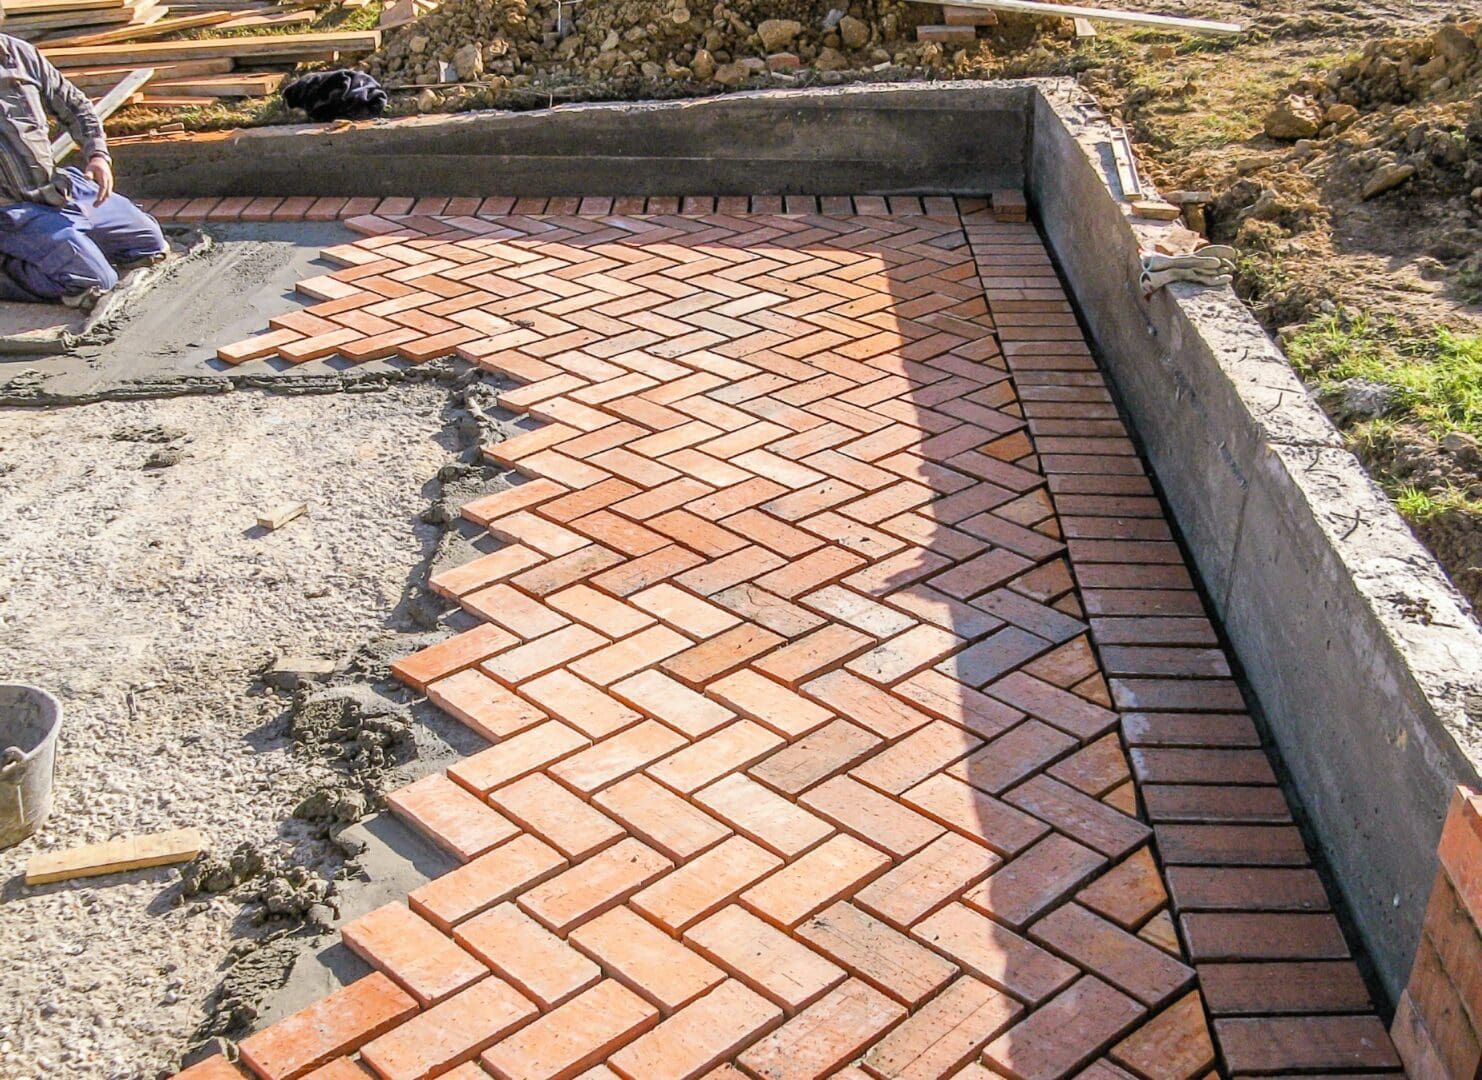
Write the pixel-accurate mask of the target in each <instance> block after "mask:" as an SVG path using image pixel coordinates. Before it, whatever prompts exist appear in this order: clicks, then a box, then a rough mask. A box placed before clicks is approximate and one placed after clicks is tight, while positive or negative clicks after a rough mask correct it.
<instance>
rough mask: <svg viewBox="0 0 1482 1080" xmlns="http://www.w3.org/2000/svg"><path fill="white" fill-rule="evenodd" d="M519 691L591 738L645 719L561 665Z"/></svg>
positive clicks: (599, 736)
mask: <svg viewBox="0 0 1482 1080" xmlns="http://www.w3.org/2000/svg"><path fill="white" fill-rule="evenodd" d="M520 693H522V694H524V695H525V696H526V697H528V698H530V699H531V700H532V701H534V702H535V703H536V704H537V705H539V706H540V707H541V708H542V709H544V710H545V711H546V712H547V713H548V714H550V715H551V716H554V717H556V718H557V719H559V720H563V721H565V722H566V723H567V724H570V725H571V726H572V727H574V728H576V729H577V730H578V731H580V732H581V733H582V734H583V735H586V736H587V737H588V738H592V739H601V738H604V737H606V736H608V735H611V734H613V733H615V732H618V731H621V730H623V729H624V728H626V727H631V726H632V725H634V724H636V723H638V721H640V720H642V719H643V717H642V716H640V715H639V714H638V713H636V712H634V711H633V710H632V709H629V708H625V707H624V706H623V705H622V703H621V702H619V701H617V700H616V699H614V698H613V697H612V696H611V695H610V694H607V693H604V692H603V691H601V690H599V689H597V688H596V687H595V686H593V685H592V684H591V683H589V682H584V681H583V680H581V679H578V678H577V677H576V676H575V675H573V674H571V673H570V672H569V671H565V670H563V669H561V668H557V669H556V670H555V671H552V672H549V673H547V674H545V675H542V676H541V677H540V678H538V679H532V680H530V681H529V682H527V683H523V684H521V686H520Z"/></svg>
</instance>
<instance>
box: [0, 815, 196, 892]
mask: <svg viewBox="0 0 1482 1080" xmlns="http://www.w3.org/2000/svg"><path fill="white" fill-rule="evenodd" d="M207 843H208V841H207V840H206V834H205V833H203V832H201V831H200V830H199V829H175V830H173V831H171V832H161V833H149V834H147V835H144V836H124V837H120V838H118V839H117V840H106V841H104V842H103V843H101V844H88V845H87V846H86V847H78V848H68V849H67V850H65V851H46V852H43V853H41V854H40V855H36V856H34V857H33V858H32V859H31V861H30V862H28V863H27V864H26V884H27V885H44V884H46V883H47V882H49V881H66V880H68V879H69V878H79V877H94V876H96V875H98V874H116V873H118V872H119V871H120V870H142V869H144V868H145V867H149V866H167V865H169V864H170V863H182V862H189V861H190V860H191V859H194V858H195V857H196V856H197V855H199V854H200V853H201V852H202V851H204V850H205V849H206V845H207Z"/></svg>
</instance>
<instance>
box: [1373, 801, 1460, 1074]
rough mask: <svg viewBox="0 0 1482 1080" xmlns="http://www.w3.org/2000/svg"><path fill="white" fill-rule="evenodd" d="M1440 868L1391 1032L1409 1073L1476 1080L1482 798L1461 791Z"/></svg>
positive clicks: (1448, 824)
mask: <svg viewBox="0 0 1482 1080" xmlns="http://www.w3.org/2000/svg"><path fill="white" fill-rule="evenodd" d="M1438 854H1439V858H1440V864H1441V865H1440V868H1439V869H1438V870H1437V871H1436V883H1435V886H1434V887H1433V889H1432V890H1431V899H1430V904H1429V905H1428V906H1427V907H1426V913H1425V922H1424V924H1423V925H1422V927H1421V937H1420V946H1419V948H1418V949H1417V950H1416V955H1415V967H1414V968H1413V969H1412V971H1411V973H1410V984H1409V986H1407V987H1406V988H1405V990H1404V991H1403V992H1402V993H1401V994H1400V1001H1399V1005H1398V1006H1397V1008H1396V1009H1395V1021H1394V1028H1393V1031H1392V1034H1393V1036H1394V1042H1395V1048H1396V1049H1397V1050H1398V1051H1399V1054H1400V1057H1401V1059H1402V1060H1403V1061H1404V1062H1405V1068H1406V1070H1407V1071H1408V1072H1409V1074H1410V1075H1411V1076H1413V1077H1417V1078H1425V1080H1432V1078H1435V1080H1439V1078H1443V1077H1444V1078H1445V1080H1472V1078H1474V1077H1476V1076H1477V1075H1478V1073H1479V1069H1482V1049H1479V1047H1482V796H1479V795H1478V794H1477V792H1475V791H1473V790H1471V789H1470V788H1466V787H1458V788H1457V789H1456V794H1455V796H1454V797H1453V798H1452V801H1451V810H1450V812H1449V813H1448V814H1447V815H1446V824H1445V825H1444V826H1443V827H1442V830H1441V845H1440V850H1439V852H1438Z"/></svg>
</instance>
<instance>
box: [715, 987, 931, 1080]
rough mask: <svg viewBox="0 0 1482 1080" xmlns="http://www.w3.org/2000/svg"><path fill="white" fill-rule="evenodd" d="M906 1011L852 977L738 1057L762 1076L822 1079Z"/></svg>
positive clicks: (781, 1079)
mask: <svg viewBox="0 0 1482 1080" xmlns="http://www.w3.org/2000/svg"><path fill="white" fill-rule="evenodd" d="M905 1015H906V1010H905V1009H904V1008H902V1007H901V1006H900V1005H898V1004H896V1003H895V1002H894V1001H892V1000H891V999H890V998H888V997H886V996H885V995H884V994H882V993H880V992H879V991H878V990H875V989H874V988H873V987H870V986H868V985H866V984H865V983H863V982H860V981H859V980H858V979H850V980H849V981H848V982H846V983H844V984H843V985H842V986H840V987H838V988H837V989H836V990H834V991H832V992H831V993H829V994H828V996H826V997H824V998H823V999H822V1000H820V1001H818V1002H816V1003H815V1004H813V1005H810V1006H809V1007H808V1008H807V1009H805V1010H803V1011H802V1012H800V1013H798V1015H797V1016H794V1017H793V1018H792V1019H791V1020H789V1021H788V1022H787V1023H786V1024H784V1025H782V1027H780V1028H778V1029H777V1030H776V1031H774V1032H772V1033H771V1034H770V1035H768V1036H766V1037H765V1038H764V1039H762V1040H760V1041H759V1042H756V1043H754V1044H752V1046H751V1048H750V1049H749V1050H747V1051H746V1052H745V1053H743V1054H742V1055H741V1056H740V1058H739V1059H738V1060H739V1062H740V1064H741V1065H742V1066H743V1067H744V1068H746V1069H747V1070H748V1071H750V1072H752V1073H754V1074H755V1075H757V1076H758V1077H761V1078H763V1080H819V1078H822V1077H825V1076H829V1075H831V1074H832V1073H833V1072H834V1071H835V1070H836V1069H838V1068H839V1067H840V1066H842V1065H843V1064H845V1063H846V1062H848V1061H849V1060H851V1059H852V1058H854V1057H855V1056H856V1055H857V1054H858V1053H859V1052H860V1051H861V1050H863V1049H864V1048H865V1047H866V1046H868V1045H869V1044H870V1043H872V1042H873V1041H874V1040H875V1039H877V1038H879V1036H880V1035H882V1034H883V1033H884V1032H886V1031H888V1030H889V1029H890V1028H891V1027H893V1026H894V1025H896V1024H898V1023H899V1022H900V1021H901V1020H902V1019H903V1018H904V1017H905Z"/></svg>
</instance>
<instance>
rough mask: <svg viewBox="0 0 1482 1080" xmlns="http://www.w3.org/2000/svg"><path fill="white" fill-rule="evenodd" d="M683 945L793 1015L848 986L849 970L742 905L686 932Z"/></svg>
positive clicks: (715, 915)
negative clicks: (844, 984) (846, 974)
mask: <svg viewBox="0 0 1482 1080" xmlns="http://www.w3.org/2000/svg"><path fill="white" fill-rule="evenodd" d="M684 940H685V942H686V944H688V945H689V946H690V947H691V948H693V949H696V950H698V951H699V952H700V954H701V955H703V956H705V957H706V958H707V959H709V960H711V961H713V962H714V963H716V964H719V965H720V966H721V967H723V968H725V969H726V970H727V971H729V972H730V973H731V974H732V975H734V976H736V977H737V978H739V979H741V980H742V981H744V982H745V983H746V984H747V985H749V986H750V987H751V988H752V989H754V990H756V991H757V992H758V993H760V994H763V995H764V996H766V997H768V998H770V999H771V1000H772V1001H774V1002H776V1003H777V1004H778V1005H780V1006H781V1007H782V1008H783V1010H784V1011H785V1012H786V1013H787V1015H789V1016H791V1015H792V1014H793V1013H795V1012H797V1011H798V1010H799V1009H801V1008H804V1007H805V1006H807V1005H809V1004H811V1003H812V1002H814V1001H817V1000H818V999H819V998H820V997H822V996H823V995H824V994H825V993H827V992H828V991H829V990H831V989H832V988H833V987H835V986H837V985H838V984H839V983H841V982H843V981H844V978H845V972H844V969H843V968H841V967H839V966H838V965H836V964H834V963H833V962H832V961H830V960H828V959H826V958H824V957H822V956H820V955H819V954H818V953H816V952H815V951H813V950H812V949H810V948H808V947H807V946H806V945H803V944H800V943H799V942H797V941H795V940H794V939H792V938H790V937H788V936H787V935H786V934H784V933H782V932H781V931H780V930H778V929H776V928H775V927H774V926H772V925H771V924H769V923H766V922H763V921H762V920H761V919H758V918H757V917H756V916H755V915H753V914H751V912H749V911H747V910H746V909H745V908H743V907H740V906H739V905H736V904H732V905H731V906H730V907H726V908H722V909H721V910H720V911H717V912H716V913H715V914H714V915H712V916H710V917H709V918H708V919H706V920H705V921H704V922H701V923H698V924H696V925H694V926H691V927H690V928H689V929H688V930H686V931H685V934H684Z"/></svg>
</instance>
